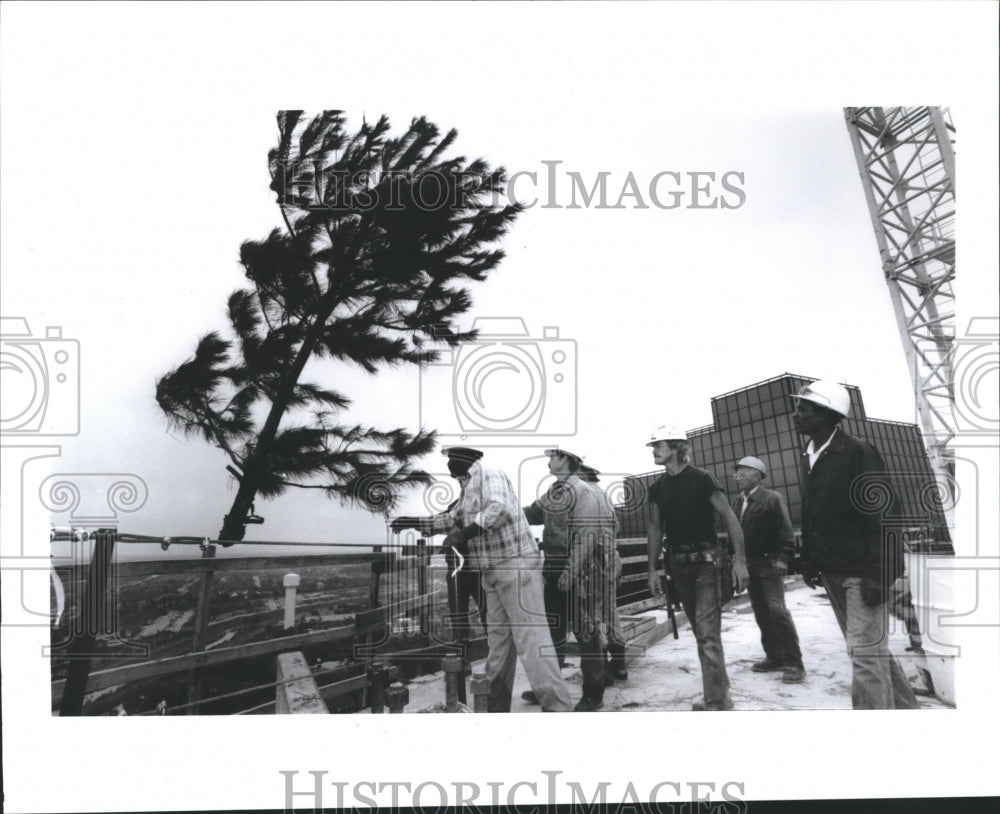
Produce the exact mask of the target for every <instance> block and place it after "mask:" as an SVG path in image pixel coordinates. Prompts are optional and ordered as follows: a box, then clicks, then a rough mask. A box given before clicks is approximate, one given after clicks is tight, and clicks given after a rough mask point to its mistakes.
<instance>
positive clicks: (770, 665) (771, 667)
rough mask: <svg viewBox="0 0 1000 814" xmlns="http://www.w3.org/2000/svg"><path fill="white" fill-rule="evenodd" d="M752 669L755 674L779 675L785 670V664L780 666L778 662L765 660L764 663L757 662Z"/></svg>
mask: <svg viewBox="0 0 1000 814" xmlns="http://www.w3.org/2000/svg"><path fill="white" fill-rule="evenodd" d="M750 669H751V670H753V671H754V672H755V673H777V672H779V671H781V670H784V669H785V666H784V665H783V664H778V662H776V661H771V660H770V659H764V660H763V661H758V662H755V663H754V665H753V666H752V667H751V668H750Z"/></svg>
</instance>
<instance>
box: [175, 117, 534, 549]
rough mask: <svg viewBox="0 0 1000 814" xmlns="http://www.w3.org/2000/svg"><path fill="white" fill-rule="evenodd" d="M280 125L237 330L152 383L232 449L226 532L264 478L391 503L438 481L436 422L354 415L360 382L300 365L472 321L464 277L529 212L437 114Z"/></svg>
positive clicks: (246, 254)
mask: <svg viewBox="0 0 1000 814" xmlns="http://www.w3.org/2000/svg"><path fill="white" fill-rule="evenodd" d="M278 129H279V140H278V145H277V147H275V148H273V149H272V150H271V151H270V153H269V155H268V164H269V167H270V172H271V190H272V191H273V192H274V193H275V194H276V196H277V202H278V207H279V210H280V212H281V216H282V222H283V223H282V226H281V227H280V228H276V229H274V230H273V231H272V232H271V233H270V234H269V235H268V236H267V237H266V238H264V239H263V240H260V241H254V240H250V241H247V242H245V243H244V244H243V245H242V246H241V248H240V262H241V264H242V266H243V269H244V271H245V274H246V277H247V280H248V281H249V284H248V285H247V286H246V287H244V288H240V289H238V290H236V291H234V292H233V293H232V295H231V296H230V297H229V302H228V318H229V323H230V327H231V330H232V337H233V338H231V339H227V338H225V337H224V336H223V335H222V334H220V333H219V332H217V331H211V332H209V333H207V334H205V335H204V336H203V337H202V338H201V339H200V340H199V342H198V344H197V348H196V350H195V353H194V356H193V357H192V358H191V359H189V360H188V361H186V362H184V363H183V364H181V365H180V366H178V367H177V368H175V369H174V370H172V371H170V372H169V373H167V374H166V375H165V376H163V377H162V378H161V379H160V380H159V381H158V382H157V384H156V399H157V402H158V403H159V405H160V407H161V409H162V410H163V411H164V412H165V413H166V415H167V416H168V419H169V421H170V422H171V424H172V425H173V426H175V427H177V428H179V429H180V430H182V431H183V432H185V433H187V434H191V435H200V436H202V437H204V438H205V440H207V441H209V442H211V443H213V444H215V445H217V446H218V447H219V448H221V449H222V450H223V451H224V452H225V454H226V455H227V456H228V457H229V461H230V465H229V466H227V469H228V470H229V471H230V473H232V475H233V476H234V477H235V478H236V479H237V481H238V483H239V487H238V490H237V493H236V497H235V499H234V501H233V504H232V506H231V508H230V510H229V512H228V514H226V516H225V519H224V521H223V525H222V530H221V532H220V533H219V539H220V540H222V541H229V542H233V541H238V540H242V539H243V536H244V533H245V527H246V524H247V522H248V517H250V516H251V513H252V511H253V503H254V499H255V497H257V496H258V495H259V496H260V497H262V498H274V497H277V496H278V495H281V494H282V493H283V492H285V491H286V490H287V489H288V488H289V487H296V488H305V489H318V490H322V491H324V492H325V493H326V494H327V495H328V496H330V497H334V498H338V499H340V500H341V501H342V502H344V503H347V504H351V505H357V506H361V507H363V508H366V509H368V510H371V511H379V512H384V513H387V512H389V511H390V510H391V509H392V508H393V507H394V506H395V505H396V502H397V501H398V499H399V497H400V494H401V491H402V490H403V489H405V488H406V487H411V486H415V485H417V484H421V483H425V482H427V480H428V475H427V474H426V473H424V472H422V471H420V470H418V469H416V468H415V467H414V465H413V461H414V460H415V459H416V458H418V457H419V456H421V455H424V454H426V453H427V452H430V451H431V450H433V449H434V446H435V444H436V441H435V435H434V433H433V432H432V431H426V430H423V429H420V430H418V431H417V432H416V433H410V432H408V431H406V430H405V429H403V428H396V429H390V430H379V429H376V428H374V427H369V426H363V425H360V424H354V425H351V424H345V423H341V422H339V421H338V420H337V414H338V412H339V411H341V410H342V409H343V408H345V407H347V406H348V405H349V404H350V403H351V400H350V398H349V397H348V396H347V395H346V394H344V393H342V392H339V391H337V390H334V389H330V388H328V387H325V386H323V385H321V384H317V383H314V382H307V381H302V380H301V379H302V375H303V370H304V368H305V366H306V363H307V362H308V361H309V360H310V359H314V358H316V359H323V358H328V359H333V360H338V361H340V362H345V363H350V364H354V365H357V366H359V367H360V368H361V369H363V370H364V371H366V372H367V373H369V374H372V375H377V374H379V373H380V372H382V371H383V370H384V369H386V368H391V367H394V366H397V365H400V364H413V365H422V364H425V363H427V362H432V361H434V360H435V359H436V358H437V355H438V352H439V351H440V350H441V349H442V348H443V347H445V346H455V345H458V344H459V343H461V342H463V341H465V340H468V339H471V338H474V333H473V332H462V331H460V330H458V328H457V327H456V325H455V319H456V317H458V316H460V315H461V314H463V313H465V312H466V311H468V310H469V308H470V307H471V305H472V298H471V296H470V294H469V291H468V289H467V288H466V287H465V285H466V284H467V283H469V282H475V281H482V280H485V279H486V277H487V275H488V274H489V273H490V272H491V271H492V270H493V269H495V268H496V267H497V265H498V264H499V263H500V261H501V259H502V258H503V251H502V250H501V249H500V248H499V244H498V241H499V240H500V238H501V237H502V236H503V234H504V233H505V232H506V230H507V229H508V228H509V227H510V226H511V224H512V223H513V221H514V219H515V218H516V217H517V215H518V214H519V212H520V211H521V207H520V206H519V205H517V204H508V203H506V199H505V196H504V193H505V188H506V180H507V179H506V174H505V172H504V170H503V169H502V168H496V169H492V168H490V167H489V166H488V165H487V164H486V162H485V161H483V160H481V159H476V160H473V161H466V159H465V158H463V157H461V156H458V157H451V158H446V157H445V153H446V152H447V151H448V150H449V148H451V147H452V145H453V143H454V141H455V138H456V136H457V133H456V131H455V130H450V131H449V132H447V133H446V134H444V135H441V133H440V131H439V130H438V128H437V127H436V126H435V125H434V124H432V123H431V122H429V121H427V120H426V119H425V118H423V117H421V118H417V119H414V120H413V121H412V122H411V123H410V126H409V128H408V129H407V130H406V132H405V133H403V134H402V135H401V136H399V137H398V138H396V137H392V136H391V135H390V125H389V121H388V119H387V118H386V117H384V116H383V117H382V118H380V119H379V120H378V122H377V123H375V124H371V125H370V124H368V123H367V122H364V123H363V124H362V126H361V127H360V128H359V129H358V130H357V132H355V133H353V134H351V133H349V132H348V131H347V129H346V121H345V118H344V116H343V114H342V112H341V111H325V112H323V113H321V114H320V115H318V116H316V117H314V118H312V119H311V120H308V121H307V120H306V119H304V118H303V115H302V111H298V110H292V111H282V112H281V113H279V114H278Z"/></svg>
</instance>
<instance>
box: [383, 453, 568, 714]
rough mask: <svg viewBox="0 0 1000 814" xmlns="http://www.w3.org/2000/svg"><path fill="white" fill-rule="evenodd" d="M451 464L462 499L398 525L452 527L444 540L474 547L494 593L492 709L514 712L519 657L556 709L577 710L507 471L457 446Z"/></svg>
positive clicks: (489, 615)
mask: <svg viewBox="0 0 1000 814" xmlns="http://www.w3.org/2000/svg"><path fill="white" fill-rule="evenodd" d="M444 454H445V455H447V456H448V471H449V472H451V474H452V476H453V477H455V478H456V479H457V480H458V481H459V483H461V485H462V492H461V494H460V495H459V498H458V502H457V503H456V504H455V506H454V507H453V508H451V509H449V510H446V511H444V512H440V513H439V514H435V515H432V516H430V517H397V518H395V519H394V520H393V521H392V522H391V524H390V526H391V528H392V529H393V530H394V531H398V530H400V529H407V528H414V529H418V530H419V531H420V532H421V533H423V534H435V533H443V532H448V536H447V537H445V538H444V540H443V541H442V545H444V546H451V547H453V548H455V549H457V550H459V551H462V552H466V551H467V552H468V553H467V557H468V561H469V565H470V567H472V568H476V569H478V570H479V572H480V574H481V579H482V585H483V588H484V590H485V593H486V623H487V631H486V635H487V641H488V643H489V655H488V656H487V659H486V674H487V675H488V676H489V678H490V697H489V702H488V706H487V709H488V711H489V712H510V701H511V694H512V691H513V685H514V672H515V670H516V667H517V659H518V656H520V658H521V664H522V665H523V666H524V671H525V673H526V674H527V677H528V682H529V683H530V684H531V689H532V690H533V691H534V692H535V695H536V696H537V698H538V700H539V701H540V702H541V704H542V708H543V709H544V710H546V711H548V712H566V711H569V710H570V709H572V705H571V703H570V697H569V690H568V689H567V687H566V683H565V682H564V681H563V678H562V675H561V673H560V672H559V667H558V665H557V664H556V661H555V659H552V658H545V657H544V656H543V654H544V653H546V652H551V650H552V637H551V636H550V635H549V630H548V626H547V625H546V624H545V621H544V620H545V607H544V603H543V600H542V577H541V555H540V554H539V551H538V546H537V545H536V544H535V540H534V538H533V537H532V536H531V530H530V529H529V528H528V521H527V520H526V519H525V517H524V513H523V512H522V511H521V507H520V505H519V503H518V500H517V496H516V494H515V493H514V487H513V486H512V485H511V483H510V480H509V479H508V478H507V476H506V475H505V474H504V473H503V472H502V471H500V470H499V469H495V468H493V467H487V466H484V465H483V464H482V463H481V461H480V459H481V458H482V457H483V453H482V451H481V450H478V449H472V448H470V447H450V448H448V449H445V450H444Z"/></svg>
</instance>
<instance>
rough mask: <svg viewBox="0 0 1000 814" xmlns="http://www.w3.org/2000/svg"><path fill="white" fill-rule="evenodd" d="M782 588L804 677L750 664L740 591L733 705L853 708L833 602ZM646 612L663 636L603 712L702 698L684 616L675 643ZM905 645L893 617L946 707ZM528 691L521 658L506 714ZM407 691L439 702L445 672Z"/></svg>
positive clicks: (519, 707) (479, 666)
mask: <svg viewBox="0 0 1000 814" xmlns="http://www.w3.org/2000/svg"><path fill="white" fill-rule="evenodd" d="M785 591H786V594H785V596H786V602H787V604H788V608H789V610H790V611H791V613H792V617H793V619H794V620H795V624H796V627H797V629H798V633H799V641H800V644H801V646H802V652H803V661H804V662H805V668H806V678H805V681H804V682H803V683H801V684H785V683H783V682H782V680H781V673H755V672H753V671H752V670H751V669H750V668H751V665H752V664H753V663H754V662H755V661H758V660H760V659H761V658H763V651H762V650H761V646H760V632H759V630H758V628H757V624H756V622H755V621H754V617H753V611H752V610H751V608H750V600H749V598H748V597H747V596H746V594H743V595H742V596H740V597H737V598H736V599H735V600H733V601H732V602H731V603H729V605H727V606H726V608H725V609H724V610H723V616H722V644H723V647H724V649H725V653H726V667H727V671H728V673H729V681H730V685H731V690H730V692H731V694H732V698H733V702H734V704H735V708H736V710H794V709H851V664H850V660H849V659H848V656H847V650H846V646H845V644H844V638H843V636H842V635H841V633H840V628H839V627H838V626H837V621H836V619H835V618H834V615H833V609H832V608H831V607H830V600H829V599H828V598H827V596H826V593H825V592H824V591H823V590H821V589H817V590H811V589H810V588H808V587H807V586H806V585H805V584H804V583H803V582H802V580H801V579H800V578H799V577H789V578H788V579H787V580H786V585H785ZM647 613H648V614H650V615H652V616H654V618H655V619H656V623H657V633H656V635H660V636H662V638H660V639H659V641H656V642H655V643H654V644H652V645H650V646H649V647H647V648H646V652H645V653H644V654H643V655H640V656H637V657H636V658H635V659H634V660H633V661H632V662H631V663H630V664H629V668H628V670H629V678H628V680H627V681H625V682H616V684H615V686H613V687H610V688H608V689H607V690H606V692H605V694H604V709H603V710H602V712H633V711H641V712H649V711H678V710H679V711H690V710H691V704H692V703H693V702H695V701H698V700H700V699H701V667H700V665H699V663H698V654H697V650H696V646H695V641H694V637H693V636H692V634H691V629H690V626H689V625H688V624H687V623H686V621H682V620H683V616H681V617H680V619H679V622H680V624H679V633H680V638H679V639H677V640H676V641H675V640H674V638H673V636H672V634H671V632H670V628H669V621H668V619H667V613H666V611H660V610H655V611H648V612H647ZM908 645H909V638H908V637H907V635H906V633H905V631H904V630H903V623H902V622H900V621H899V620H897V619H893V629H892V631H891V636H890V649H891V650H892V652H893V653H894V654H895V656H896V658H897V659H898V660H899V663H900V666H901V667H902V668H903V671H904V672H905V673H906V675H907V677H908V678H909V679H910V684H911V686H913V688H914V690H915V692H917V698H918V700H919V702H920V706H921V708H923V709H947V708H948V707H947V706H946V705H945V704H943V703H941V702H940V701H939V700H937V699H936V698H934V697H933V696H931V695H928V694H926V693H927V690H926V687H925V685H924V681H923V679H922V677H921V673H920V670H919V669H918V662H917V658H915V657H914V656H913V655H912V654H911V653H908V652H907V651H906V647H907V646H908ZM571 660H572V661H577V660H576V659H571ZM473 670H474V671H483V670H485V663H484V662H483V661H478V662H475V663H474V664H473ZM563 677H564V678H565V679H566V681H567V682H568V683H569V685H570V696H571V698H572V699H573V701H574V702H575V701H576V700H578V699H579V698H580V696H581V694H582V689H581V676H580V669H579V666H574V667H567V668H566V669H565V670H564V671H563ZM526 689H529V686H528V682H527V678H526V677H525V675H524V670H523V669H522V667H521V665H520V664H518V668H517V676H516V679H515V685H514V701H513V704H512V709H511V712H515V713H534V712H540V711H541V709H540V707H538V706H534V705H529V704H527V703H525V702H524V701H522V700H521V692H522V691H523V690H526ZM409 691H410V703H409V705H408V706H407V708H406V711H407V712H419V711H421V710H426V709H428V708H430V707H433V706H436V705H440V704H441V703H442V702H443V701H444V676H443V673H436V674H434V675H430V676H423V677H421V678H420V679H418V680H416V681H414V682H411V683H410V685H409ZM470 706H471V697H470Z"/></svg>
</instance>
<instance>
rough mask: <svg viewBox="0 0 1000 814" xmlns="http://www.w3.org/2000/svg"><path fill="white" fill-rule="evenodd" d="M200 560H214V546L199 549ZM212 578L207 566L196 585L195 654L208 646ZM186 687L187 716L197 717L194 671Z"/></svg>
mask: <svg viewBox="0 0 1000 814" xmlns="http://www.w3.org/2000/svg"><path fill="white" fill-rule="evenodd" d="M201 558H202V559H203V560H210V559H214V558H215V546H214V545H210V544H208V543H207V542H206V544H205V545H203V546H202V549H201ZM214 577H215V569H214V568H213V567H211V566H209V567H208V568H206V569H205V571H203V572H202V574H201V582H200V584H199V585H198V604H197V605H196V608H195V612H194V636H193V637H192V639H191V650H192V651H193V652H195V653H197V652H198V651H200V650H204V649H205V645H206V644H208V642H207V641H205V640H206V639H207V638H208V617H209V613H210V612H211V605H212V585H213V582H214ZM188 687H189V688H190V689H189V691H188V701H189V702H190V703H191V706H190V707H188V715H197V714H198V702H199V701H201V696H202V686H201V675H200V674H199V673H198V671H197V670H196V669H195V670H191V672H190V673H188Z"/></svg>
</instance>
